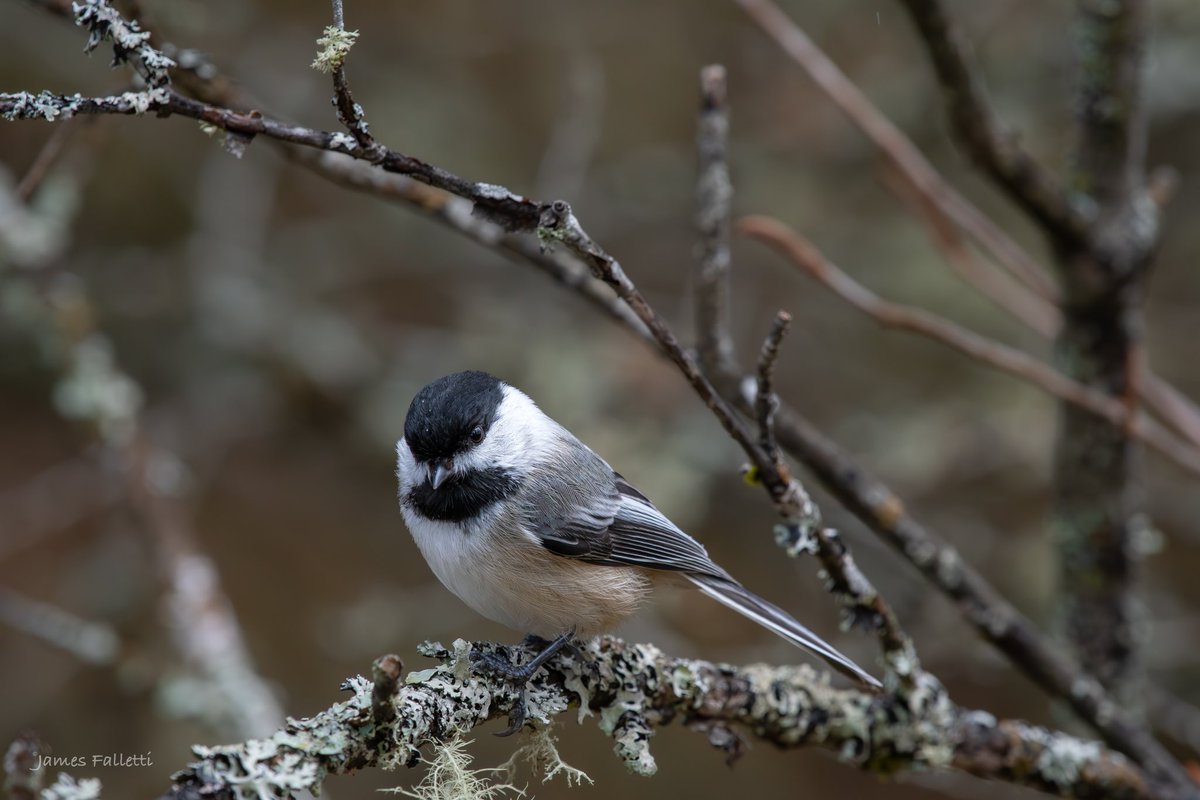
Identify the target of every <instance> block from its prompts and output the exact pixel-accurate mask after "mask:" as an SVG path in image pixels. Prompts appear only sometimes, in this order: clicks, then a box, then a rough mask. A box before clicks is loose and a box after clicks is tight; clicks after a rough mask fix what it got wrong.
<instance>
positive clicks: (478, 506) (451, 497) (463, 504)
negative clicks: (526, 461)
mask: <svg viewBox="0 0 1200 800" xmlns="http://www.w3.org/2000/svg"><path fill="white" fill-rule="evenodd" d="M518 488H519V483H518V482H517V480H516V478H514V477H513V476H512V474H511V473H510V472H509V471H508V470H505V469H501V468H500V467H492V468H490V469H474V470H471V471H470V472H468V473H466V474H465V475H463V476H461V477H457V478H452V479H450V480H448V481H446V482H445V483H443V484H442V485H441V486H440V487H438V489H436V490H435V489H434V488H433V485H432V484H431V483H430V482H429V481H425V482H424V483H421V484H419V485H418V486H417V487H416V488H414V489H413V490H412V491H411V492H409V493H408V497H407V498H405V500H406V502H407V503H408V504H409V505H410V506H411V507H412V508H413V509H415V510H416V511H417V512H418V513H420V514H421V515H422V516H424V517H426V518H428V519H432V520H437V521H438V522H462V521H463V520H467V519H471V518H472V517H476V516H478V515H479V514H480V513H482V511H483V510H484V509H485V508H487V507H488V506H490V505H492V504H493V503H498V502H500V501H501V500H503V499H505V498H506V497H511V496H512V495H513V494H514V493H516V491H517V489H518Z"/></svg>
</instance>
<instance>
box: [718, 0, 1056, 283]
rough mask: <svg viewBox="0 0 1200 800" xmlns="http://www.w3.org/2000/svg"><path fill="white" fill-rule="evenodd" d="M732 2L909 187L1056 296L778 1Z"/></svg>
mask: <svg viewBox="0 0 1200 800" xmlns="http://www.w3.org/2000/svg"><path fill="white" fill-rule="evenodd" d="M737 3H738V5H739V6H741V7H742V9H743V10H744V11H745V12H746V13H747V14H748V15H749V16H750V18H751V19H753V20H754V22H755V23H757V24H758V26H759V27H760V28H762V30H763V32H764V33H766V34H767V35H768V36H770V37H771V38H772V39H774V40H775V42H776V43H777V44H778V45H779V46H780V48H781V49H783V51H784V52H785V53H787V55H788V56H789V57H790V58H791V59H792V60H793V61H795V62H796V63H797V64H799V65H800V67H801V68H803V69H804V71H805V72H807V73H808V75H809V77H810V78H812V79H813V82H814V83H816V85H817V87H818V88H820V89H821V91H823V92H824V93H825V95H826V96H827V97H828V98H829V99H830V100H831V101H833V103H834V105H836V106H837V107H838V108H840V109H841V110H842V112H843V113H845V115H846V116H847V117H849V118H850V121H851V122H853V123H854V125H855V126H857V127H858V129H859V130H861V131H862V133H863V134H864V135H865V136H866V137H867V138H868V139H869V140H871V142H873V143H874V144H875V146H876V147H878V148H879V151H880V153H882V154H883V156H884V157H885V158H886V159H888V161H889V162H891V163H892V164H893V165H894V166H895V168H896V170H897V171H898V173H899V174H900V175H902V176H903V177H904V179H905V180H907V181H909V183H910V184H911V185H912V187H913V190H914V191H916V192H918V193H920V194H921V195H922V196H924V197H927V198H928V199H929V202H931V203H935V204H936V205H937V206H938V207H940V208H942V209H943V210H944V211H945V213H946V215H947V216H948V217H949V218H950V219H952V220H954V222H955V224H957V225H958V226H959V227H961V228H962V229H963V230H964V231H965V232H967V233H968V234H969V235H970V236H971V238H972V239H974V240H975V241H977V242H979V244H980V246H982V247H983V248H984V249H985V250H986V251H987V252H988V253H990V254H991V255H992V257H993V258H994V259H995V260H996V262H997V263H998V264H1000V265H1002V266H1003V267H1004V268H1005V269H1007V270H1009V271H1010V272H1012V274H1013V275H1014V277H1016V278H1017V279H1018V280H1020V281H1021V282H1022V283H1024V284H1025V285H1027V286H1028V287H1029V288H1030V289H1032V290H1033V291H1035V292H1036V293H1038V294H1039V295H1041V296H1043V297H1045V298H1047V299H1048V300H1052V301H1053V300H1056V299H1057V297H1058V287H1057V286H1055V284H1054V281H1053V280H1052V279H1051V277H1050V275H1049V274H1048V273H1047V272H1046V271H1045V269H1043V267H1042V266H1041V265H1040V264H1038V263H1037V262H1036V261H1034V260H1033V259H1032V258H1030V257H1029V255H1028V254H1027V253H1026V252H1025V251H1024V249H1023V248H1022V247H1021V246H1020V245H1019V244H1017V243H1016V242H1015V241H1013V239H1012V237H1010V236H1009V235H1008V234H1007V233H1005V232H1004V230H1003V229H1001V228H1000V226H998V225H997V224H996V223H995V222H993V221H992V219H991V218H990V217H989V216H988V215H986V214H984V213H983V212H982V211H980V210H979V209H978V208H976V207H975V205H974V204H972V203H971V201H969V200H967V198H965V197H963V196H962V195H961V194H960V193H959V192H958V191H956V190H955V189H954V187H952V186H951V185H950V184H949V183H947V182H946V180H945V179H944V178H943V177H942V176H941V174H940V173H939V172H938V171H937V170H936V169H935V168H934V167H933V165H932V164H930V163H929V161H928V159H926V158H925V156H924V155H922V154H921V151H920V150H918V149H917V146H916V145H914V144H913V143H912V140H910V139H909V138H908V137H907V136H905V135H904V133H903V132H901V131H900V129H899V128H897V127H896V126H895V125H893V124H892V122H891V120H889V119H888V118H887V117H886V116H885V115H884V114H883V112H881V111H880V110H879V109H878V108H877V107H876V106H875V105H874V104H873V103H872V102H871V101H870V99H868V98H867V96H866V95H864V94H863V93H862V92H861V91H860V90H859V88H858V87H857V86H855V85H854V83H853V82H851V80H850V79H849V78H847V77H846V75H845V73H843V72H842V71H841V70H840V69H838V67H837V65H836V64H834V63H833V61H832V60H831V59H830V58H829V56H827V55H826V54H825V53H824V52H822V51H821V49H820V48H819V47H817V46H816V44H815V43H814V42H813V41H812V40H811V39H810V38H809V37H808V35H807V34H805V32H804V31H803V30H801V29H800V27H799V26H797V25H796V23H795V22H793V21H792V19H791V18H790V17H788V16H787V14H785V13H784V12H783V11H782V10H781V9H780V8H779V6H777V5H776V4H775V3H774V2H772V0H737Z"/></svg>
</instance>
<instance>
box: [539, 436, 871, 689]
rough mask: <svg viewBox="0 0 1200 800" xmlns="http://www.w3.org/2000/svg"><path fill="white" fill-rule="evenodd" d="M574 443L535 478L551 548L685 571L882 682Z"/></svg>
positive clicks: (800, 642) (742, 608) (727, 600)
mask: <svg viewBox="0 0 1200 800" xmlns="http://www.w3.org/2000/svg"><path fill="white" fill-rule="evenodd" d="M569 443H570V445H571V446H573V447H574V446H578V447H579V448H581V451H579V452H578V453H575V456H576V457H575V458H571V459H569V460H565V461H564V464H563V465H561V466H563V467H564V468H561V469H552V470H546V471H545V474H540V475H538V476H536V477H535V478H534V479H533V480H532V481H531V482H529V483H527V487H528V490H529V491H530V494H529V495H528V496H527V497H526V498H525V500H526V502H524V503H523V507H524V508H525V514H526V519H525V528H526V530H528V531H531V532H532V533H533V534H534V535H535V536H537V537H538V538H539V539H540V540H541V543H542V545H543V546H544V547H545V548H546V549H547V550H550V551H551V552H554V553H557V554H559V555H561V556H566V557H570V558H577V559H580V560H582V561H587V562H589V563H592V564H601V565H605V566H632V567H643V568H645V569H656V570H670V571H674V572H681V573H683V574H684V575H685V576H686V577H687V579H688V580H689V581H691V582H692V583H693V584H694V585H695V586H696V588H698V589H699V590H700V591H702V592H704V593H705V594H707V595H708V596H709V597H711V598H713V599H714V600H716V601H717V602H719V603H722V604H724V605H726V606H728V607H729V608H732V609H733V610H734V611H737V612H738V613H739V614H742V615H744V616H746V617H748V618H749V619H752V620H754V621H755V622H757V623H758V624H759V625H762V626H763V627H765V628H767V629H768V630H771V631H773V632H774V633H776V634H778V635H779V636H782V637H783V638H784V639H786V640H788V641H790V642H791V643H792V644H795V645H797V646H798V647H802V648H804V649H806V650H809V651H811V652H813V653H816V654H817V655H819V656H820V657H821V658H823V659H825V660H826V661H827V662H829V664H830V665H832V666H833V667H834V668H836V669H837V670H839V671H840V672H842V673H844V674H846V675H848V676H850V677H852V678H854V679H856V680H858V681H861V682H863V683H864V684H866V685H868V686H873V687H878V686H879V685H880V684H879V681H877V680H876V679H875V678H874V677H872V676H871V675H870V674H869V673H868V672H866V671H865V670H864V669H862V667H860V666H858V665H857V664H855V663H854V661H853V660H851V659H850V658H847V657H846V656H844V655H842V654H841V653H840V652H838V651H837V650H836V649H835V648H834V647H833V646H832V645H830V644H829V643H827V642H826V641H825V640H824V639H822V638H821V637H819V636H817V635H816V634H815V633H813V632H812V631H810V630H809V629H808V628H806V627H804V625H802V624H800V623H799V622H797V621H796V619H795V618H793V617H792V616H791V615H790V614H788V613H787V612H786V611H784V610H783V609H781V608H779V607H778V606H776V605H774V604H772V603H770V602H768V601H766V600H764V599H763V598H761V597H759V596H758V595H756V594H754V593H753V592H751V591H750V590H749V589H746V588H745V587H744V586H742V585H741V584H740V583H738V582H737V581H736V580H734V579H733V577H732V576H731V575H730V574H729V573H728V572H726V571H725V570H723V569H721V568H720V567H718V566H717V565H716V564H714V563H713V562H712V559H710V558H709V557H708V553H707V552H706V551H705V549H704V546H703V545H702V544H700V543H699V542H697V541H696V540H695V539H693V538H692V537H690V536H688V535H687V534H686V533H684V532H683V531H681V530H680V529H679V528H677V527H676V526H675V525H674V523H672V522H671V521H670V520H669V519H667V518H666V517H665V516H663V515H662V513H661V512H660V511H659V510H658V509H657V508H655V507H654V504H653V503H651V502H650V501H649V500H647V499H646V496H645V495H643V494H642V493H641V492H639V491H638V490H637V489H635V488H634V487H633V486H631V485H630V484H629V482H628V481H626V480H625V479H624V478H622V477H621V476H620V475H619V474H618V473H616V472H614V471H613V470H612V468H611V467H609V466H608V464H606V463H605V462H604V460H603V459H601V458H600V457H599V456H597V455H596V454H595V453H593V452H592V451H591V450H589V449H588V448H587V447H586V446H585V445H583V444H582V443H579V442H578V440H575V439H574V437H571V439H570V441H569ZM567 464H569V465H570V469H567V468H565V466H566V465H567Z"/></svg>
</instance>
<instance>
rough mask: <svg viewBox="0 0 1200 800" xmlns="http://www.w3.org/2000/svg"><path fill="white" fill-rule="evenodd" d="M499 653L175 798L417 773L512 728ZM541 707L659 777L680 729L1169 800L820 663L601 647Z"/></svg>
mask: <svg viewBox="0 0 1200 800" xmlns="http://www.w3.org/2000/svg"><path fill="white" fill-rule="evenodd" d="M496 648H497V646H496V645H492V644H484V643H480V644H475V645H472V644H469V643H467V642H463V641H461V640H460V641H458V642H455V644H454V646H453V647H452V648H444V647H442V646H441V645H436V644H426V645H424V646H423V647H422V652H423V653H424V654H425V655H429V656H433V657H435V658H437V659H439V660H440V661H441V662H442V663H441V664H440V665H439V666H435V667H433V668H430V669H424V670H419V671H416V672H413V673H410V674H409V675H408V676H407V678H406V679H405V681H404V683H403V685H400V686H398V688H397V691H396V692H395V694H393V695H391V696H390V698H388V700H387V703H388V704H389V705H390V707H391V708H392V709H394V711H395V716H394V717H392V718H390V719H388V720H384V721H382V722H381V721H380V715H379V711H378V706H379V703H378V702H377V701H373V697H375V696H376V695H377V692H376V691H375V687H374V685H373V684H372V682H371V681H370V680H367V679H366V678H362V677H357V678H352V679H350V680H349V681H347V682H346V683H345V684H344V688H345V689H346V690H348V691H350V692H351V693H352V697H351V698H350V699H348V700H346V701H344V702H341V703H338V704H337V705H335V706H333V707H332V708H329V709H328V710H326V711H323V712H321V713H319V714H317V715H315V716H313V717H309V718H307V719H300V720H292V721H291V722H289V724H288V725H287V726H286V727H285V728H283V729H281V730H279V731H277V732H276V733H275V734H274V735H272V736H271V737H270V738H268V739H262V740H255V741H251V742H246V743H243V744H236V745H224V746H220V747H197V748H195V752H196V755H197V757H198V760H197V761H196V762H194V763H193V764H191V765H189V766H188V768H187V769H185V770H183V771H182V772H180V773H177V774H176V775H175V776H174V786H173V787H172V788H171V790H170V791H169V792H167V793H166V794H165V795H164V797H168V798H174V799H175V800H179V799H180V798H200V797H204V798H234V797H238V796H266V797H274V796H287V795H289V794H290V793H295V792H299V791H314V792H315V791H316V790H318V789H319V788H320V786H321V784H322V783H323V781H324V779H325V777H327V776H328V775H332V774H341V773H346V772H351V771H354V770H358V769H363V768H366V767H379V768H383V769H397V768H399V767H411V766H414V765H416V764H418V763H420V761H421V748H422V747H425V746H427V745H433V746H435V747H437V746H440V744H439V743H445V742H450V741H455V740H457V739H459V738H460V737H462V736H464V735H465V734H467V733H468V732H470V731H471V730H473V729H474V728H476V727H478V726H480V725H483V724H484V723H486V722H488V721H489V720H493V719H499V718H502V717H505V716H506V715H507V714H508V710H509V708H510V707H511V705H512V703H513V702H514V701H515V699H516V694H515V692H514V691H513V689H512V688H511V687H510V686H508V685H507V684H505V683H503V682H497V683H495V684H493V683H491V682H490V681H488V680H486V679H482V678H480V677H478V676H475V675H473V674H472V673H471V671H470V666H469V660H470V658H471V653H472V651H474V652H475V654H476V655H478V654H479V652H480V651H481V650H493V649H496ZM501 649H505V650H507V648H501ZM506 655H508V653H507V652H506ZM528 703H529V714H530V717H531V719H536V720H538V721H539V722H540V723H541V724H549V723H550V722H551V721H552V720H553V719H554V718H556V717H558V716H560V715H563V714H566V713H572V714H573V715H577V716H578V717H579V718H580V719H581V720H582V719H583V718H585V717H587V716H594V717H595V718H596V720H597V723H598V725H599V727H600V729H601V730H602V731H603V732H604V733H606V734H607V735H609V736H611V737H612V738H613V740H614V745H613V746H614V750H615V751H616V753H617V755H618V756H619V757H620V758H621V760H622V761H623V762H624V763H625V765H626V766H627V767H628V768H629V769H630V770H631V771H633V772H635V773H638V774H643V775H649V774H652V773H653V772H654V771H655V768H656V766H655V761H654V757H653V755H652V754H651V752H650V737H651V736H652V735H653V733H654V731H655V730H656V729H657V728H660V727H662V726H665V725H667V724H670V723H671V722H673V721H679V722H681V723H682V724H684V725H687V726H689V727H691V728H694V729H696V730H698V731H709V730H712V727H713V725H714V724H718V723H725V724H736V725H738V726H740V727H744V728H746V729H748V730H749V731H750V732H751V733H752V734H753V735H754V736H755V737H756V738H758V739H761V740H762V741H765V742H770V743H772V744H775V745H778V746H780V747H802V746H811V747H820V748H822V749H825V750H828V751H831V752H833V753H836V754H837V755H838V757H839V758H840V759H841V760H843V761H845V762H847V763H850V764H853V765H855V766H857V767H859V768H861V769H864V770H867V771H870V772H875V773H878V774H894V773H896V772H901V771H907V770H914V769H959V770H963V771H966V772H969V773H971V774H973V775H977V776H980V777H993V778H1001V779H1004V780H1008V781H1012V782H1015V783H1020V784H1022V785H1025V786H1030V787H1033V788H1037V789H1041V790H1044V791H1050V792H1053V793H1056V794H1059V795H1061V796H1093V795H1096V794H1097V793H1100V792H1103V793H1105V796H1107V797H1122V798H1143V797H1151V796H1154V787H1152V786H1150V785H1149V784H1147V782H1146V779H1145V776H1144V775H1142V774H1141V773H1140V772H1139V770H1138V769H1137V767H1135V766H1134V765H1132V764H1131V763H1130V762H1129V761H1127V760H1126V759H1125V758H1124V757H1123V756H1121V755H1120V754H1118V753H1114V752H1112V751H1109V750H1106V749H1105V748H1104V747H1103V746H1101V745H1099V744H1096V743H1095V742H1088V741H1085V740H1081V739H1077V738H1075V737H1072V736H1067V735H1065V734H1060V733H1054V732H1051V731H1048V730H1046V729H1044V728H1039V727H1036V726H1033V725H1030V724H1028V723H1024V722H1020V721H1011V720H997V719H996V718H994V717H992V716H991V715H989V714H986V713H983V712H979V711H968V710H964V709H961V708H958V707H956V706H954V705H953V704H952V703H951V702H950V701H949V700H948V699H947V698H946V697H945V696H944V695H942V694H936V693H935V694H932V695H928V696H924V697H920V696H918V697H912V698H909V699H908V700H906V701H899V700H897V699H895V698H890V697H889V698H884V697H880V696H877V695H874V694H870V693H866V692H860V691H857V690H853V689H839V688H836V687H834V686H832V685H830V683H829V681H828V677H827V676H825V675H823V674H820V673H818V672H817V671H816V670H814V669H812V668H811V667H808V666H805V665H802V666H782V667H771V666H763V665H753V666H746V667H733V666H729V665H725V664H714V663H710V662H706V661H694V660H689V659H680V658H671V657H669V656H667V655H665V654H664V653H663V652H662V651H660V650H659V649H658V648H656V647H654V646H653V645H646V644H638V645H635V644H627V643H625V642H622V641H620V640H618V639H612V638H601V639H598V640H595V641H593V642H591V643H590V644H588V645H586V646H584V647H582V648H581V650H580V653H579V654H578V655H571V654H563V655H560V656H557V657H556V658H554V659H552V660H551V661H550V662H549V663H548V664H547V667H546V669H545V670H543V671H541V672H539V673H538V675H537V676H536V677H535V678H534V680H533V682H532V683H531V685H530V687H529V693H528ZM573 708H574V709H577V711H575V712H571V711H570V709H573Z"/></svg>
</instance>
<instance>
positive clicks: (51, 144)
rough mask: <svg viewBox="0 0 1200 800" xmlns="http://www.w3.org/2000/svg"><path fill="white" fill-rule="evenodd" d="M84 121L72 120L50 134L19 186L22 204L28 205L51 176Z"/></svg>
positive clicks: (18, 192) (18, 193) (18, 194)
mask: <svg viewBox="0 0 1200 800" xmlns="http://www.w3.org/2000/svg"><path fill="white" fill-rule="evenodd" d="M82 122H83V121H82V120H78V121H76V120H71V121H68V122H66V123H64V124H62V125H59V126H58V127H56V128H55V129H54V130H53V131H51V132H50V138H49V139H47V140H46V143H45V144H44V145H42V149H41V150H39V151H38V154H37V157H36V158H34V159H33V163H32V164H30V165H29V169H28V170H26V172H25V175H24V176H23V177H22V178H21V182H20V183H18V184H17V189H16V196H17V199H19V200H20V201H21V202H22V203H28V202H29V198H31V197H33V193H34V192H36V191H37V190H38V187H39V186H41V185H42V181H44V180H45V179H46V176H47V175H49V174H50V168H51V167H53V166H54V164H55V163H56V162H57V161H58V159H59V157H60V156H61V155H62V154H63V152H64V151H65V149H66V146H67V142H68V141H69V140H70V139H71V137H72V136H74V135H75V132H76V131H77V130H78V129H79V127H80V125H81V124H82Z"/></svg>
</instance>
